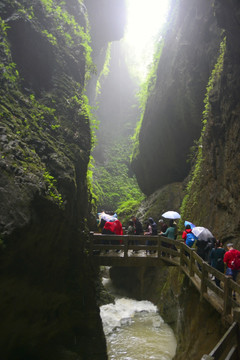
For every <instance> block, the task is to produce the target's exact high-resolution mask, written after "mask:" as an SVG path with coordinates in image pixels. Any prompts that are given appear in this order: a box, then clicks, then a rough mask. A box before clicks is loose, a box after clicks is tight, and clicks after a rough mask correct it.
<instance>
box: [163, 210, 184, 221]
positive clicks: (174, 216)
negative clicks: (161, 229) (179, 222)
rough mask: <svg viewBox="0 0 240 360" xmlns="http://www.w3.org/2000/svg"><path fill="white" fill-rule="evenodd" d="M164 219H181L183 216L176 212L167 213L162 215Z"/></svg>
mask: <svg viewBox="0 0 240 360" xmlns="http://www.w3.org/2000/svg"><path fill="white" fill-rule="evenodd" d="M162 216H163V217H165V218H166V219H173V220H174V219H180V218H181V215H180V214H179V213H178V212H176V211H167V212H165V213H164V214H162Z"/></svg>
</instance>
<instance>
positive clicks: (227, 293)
mask: <svg viewBox="0 0 240 360" xmlns="http://www.w3.org/2000/svg"><path fill="white" fill-rule="evenodd" d="M229 285H230V278H229V277H227V276H226V277H225V279H224V292H223V315H228V314H230V313H231V307H232V303H231V295H232V290H231V289H230V286H229Z"/></svg>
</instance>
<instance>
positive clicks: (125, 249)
mask: <svg viewBox="0 0 240 360" xmlns="http://www.w3.org/2000/svg"><path fill="white" fill-rule="evenodd" d="M123 241H124V257H125V258H127V257H128V236H127V235H125V236H124V239H123Z"/></svg>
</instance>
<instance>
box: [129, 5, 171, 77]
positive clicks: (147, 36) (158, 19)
mask: <svg viewBox="0 0 240 360" xmlns="http://www.w3.org/2000/svg"><path fill="white" fill-rule="evenodd" d="M126 3H127V26H126V32H125V36H124V39H123V43H124V45H125V47H126V50H127V58H128V62H130V66H133V67H134V68H135V71H137V72H139V74H138V75H139V76H140V77H142V78H144V77H145V76H146V73H147V67H148V65H149V64H150V63H151V61H152V56H153V52H154V43H155V41H156V40H157V36H158V34H159V31H160V29H161V28H162V27H163V25H164V23H165V22H166V18H167V13H168V7H169V0H126Z"/></svg>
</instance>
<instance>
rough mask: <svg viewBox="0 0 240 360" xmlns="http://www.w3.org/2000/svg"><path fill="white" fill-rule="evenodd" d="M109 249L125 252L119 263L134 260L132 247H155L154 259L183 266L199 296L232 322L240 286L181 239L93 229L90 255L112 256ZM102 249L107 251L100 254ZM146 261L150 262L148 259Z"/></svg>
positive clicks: (143, 248)
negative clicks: (213, 277) (94, 230)
mask: <svg viewBox="0 0 240 360" xmlns="http://www.w3.org/2000/svg"><path fill="white" fill-rule="evenodd" d="M147 242H149V244H147ZM106 250H121V251H123V254H124V256H123V257H121V258H118V259H119V262H118V264H119V265H121V263H122V264H123V263H124V261H133V256H132V255H129V250H144V251H155V253H154V255H152V256H153V257H152V260H154V261H155V260H156V261H157V259H159V260H164V261H165V262H168V263H169V264H171V265H176V266H180V268H181V270H182V271H183V272H184V273H185V274H186V275H187V276H188V277H189V279H190V280H191V281H192V283H193V284H194V285H195V286H196V288H197V289H198V291H199V292H200V298H201V299H206V300H207V301H208V302H210V303H211V304H212V306H214V307H215V309H216V310H217V311H218V312H219V313H221V314H222V315H223V317H224V318H225V319H226V321H227V322H229V323H230V324H231V323H232V321H233V310H234V309H236V308H237V307H239V304H238V303H237V302H236V301H235V300H234V299H233V297H232V293H233V291H235V292H236V294H237V296H238V297H239V298H240V286H239V285H238V284H237V283H236V282H234V281H233V280H231V279H230V278H228V277H227V276H226V275H224V274H223V273H221V272H219V271H218V270H216V269H214V268H213V267H212V266H210V265H209V264H208V263H206V262H205V261H204V260H203V259H202V258H201V257H200V256H199V255H198V254H197V253H196V249H194V248H189V247H188V246H187V245H186V244H184V243H183V242H182V241H179V240H172V239H169V238H166V237H163V236H160V235H155V236H148V235H105V234H104V235H103V234H99V233H93V232H91V233H90V246H89V255H90V256H93V257H96V256H97V257H98V258H100V259H101V258H105V260H106V259H110V258H111V255H107V257H106V254H105V251H106ZM101 251H103V252H104V253H103V254H101ZM110 254H111V253H110ZM116 256H118V255H117V254H115V253H114V259H117V257H116ZM146 258H148V261H149V257H147V256H146ZM150 258H151V256H150ZM131 259H132V260H131ZM138 260H139V261H140V260H141V264H142V260H144V258H143V257H141V258H140V257H139V258H136V257H134V261H135V262H136V261H138ZM139 263H140V262H139ZM147 263H148V264H149V262H147V260H146V264H147ZM212 276H215V277H217V278H218V279H219V280H220V282H221V288H220V287H218V286H217V285H216V284H215V282H214V281H213V280H212V279H211V278H212Z"/></svg>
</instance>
